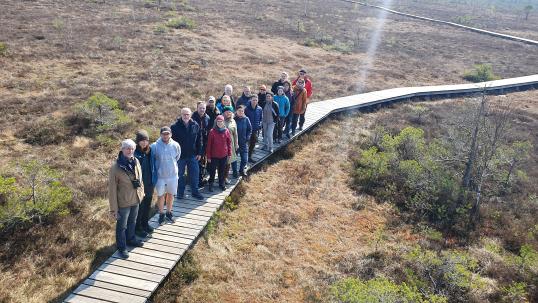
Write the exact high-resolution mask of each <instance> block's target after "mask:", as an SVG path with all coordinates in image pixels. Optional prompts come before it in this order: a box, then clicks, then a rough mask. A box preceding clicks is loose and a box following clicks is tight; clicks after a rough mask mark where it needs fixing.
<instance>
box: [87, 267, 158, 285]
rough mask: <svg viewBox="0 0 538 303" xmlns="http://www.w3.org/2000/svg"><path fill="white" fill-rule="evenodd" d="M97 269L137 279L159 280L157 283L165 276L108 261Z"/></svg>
mask: <svg viewBox="0 0 538 303" xmlns="http://www.w3.org/2000/svg"><path fill="white" fill-rule="evenodd" d="M97 270H100V271H106V272H109V273H113V274H118V275H123V276H127V277H132V278H137V279H141V280H147V281H153V282H157V283H159V282H161V281H162V279H163V278H164V275H157V274H152V273H149V272H145V271H140V270H136V269H132V268H127V267H121V266H116V265H112V264H107V263H104V264H102V265H101V266H99V268H97Z"/></svg>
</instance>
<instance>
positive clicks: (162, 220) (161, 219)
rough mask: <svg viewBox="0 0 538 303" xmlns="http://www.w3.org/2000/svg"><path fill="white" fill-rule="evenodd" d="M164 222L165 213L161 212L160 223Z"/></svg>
mask: <svg viewBox="0 0 538 303" xmlns="http://www.w3.org/2000/svg"><path fill="white" fill-rule="evenodd" d="M163 223H164V214H159V225H161V224H163Z"/></svg>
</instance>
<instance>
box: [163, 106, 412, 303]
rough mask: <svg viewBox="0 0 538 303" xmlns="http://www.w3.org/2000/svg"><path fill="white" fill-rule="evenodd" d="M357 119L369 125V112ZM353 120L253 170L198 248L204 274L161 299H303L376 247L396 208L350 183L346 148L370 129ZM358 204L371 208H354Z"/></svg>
mask: <svg viewBox="0 0 538 303" xmlns="http://www.w3.org/2000/svg"><path fill="white" fill-rule="evenodd" d="M349 119H350V120H349V121H352V123H353V124H355V125H367V124H368V120H369V117H368V116H364V117H358V118H357V117H350V118H349ZM349 126H350V125H349V124H348V123H347V122H344V121H329V122H326V123H324V124H322V125H321V126H320V127H319V128H317V129H316V130H315V131H314V132H312V133H310V134H308V135H306V136H305V137H303V138H302V139H301V140H300V141H299V142H297V143H294V146H293V147H292V152H293V154H294V155H293V157H292V158H291V159H283V160H281V161H279V162H278V163H275V164H274V165H271V166H269V167H267V168H266V169H264V170H263V171H262V172H259V173H256V174H254V175H252V176H251V178H250V180H249V181H248V182H245V183H244V191H245V195H244V196H243V197H241V199H240V205H239V208H238V209H237V210H235V211H233V212H230V213H226V214H225V216H224V219H223V223H222V225H221V226H220V228H219V230H218V232H217V233H216V234H215V235H213V236H211V237H210V240H209V242H208V243H202V242H199V243H198V244H197V245H196V247H195V248H194V250H193V255H194V257H195V259H197V260H198V262H199V263H200V265H201V276H200V278H199V279H198V280H197V281H196V282H194V283H193V284H192V285H190V286H188V287H185V288H184V289H173V290H172V289H168V288H167V286H166V284H165V286H164V288H165V290H164V291H161V292H160V293H158V294H157V296H156V297H155V301H156V302H165V301H169V300H170V298H171V295H173V294H174V293H177V298H176V299H175V301H176V302H214V300H216V298H219V300H220V301H222V302H303V301H305V300H306V299H307V298H309V297H312V296H314V297H315V296H320V295H321V293H317V292H319V291H320V290H322V289H323V288H324V286H326V285H327V284H328V283H330V282H331V281H334V280H335V279H338V278H339V277H341V275H342V272H341V268H346V270H352V269H350V268H353V266H354V265H356V264H350V262H351V263H353V261H352V260H354V261H356V259H357V258H359V257H358V256H364V255H367V254H368V253H370V252H372V244H371V243H372V242H373V241H374V240H375V239H374V238H375V234H376V231H377V230H380V229H383V228H385V226H386V223H387V220H394V219H393V218H391V217H392V216H393V215H394V214H393V212H392V210H391V208H390V206H388V205H383V204H381V205H380V204H376V203H375V202H374V201H373V200H372V199H371V198H369V197H367V196H357V194H356V193H355V192H354V191H353V190H352V189H350V187H349V186H348V182H349V172H348V167H347V165H348V158H347V149H346V148H345V147H344V146H345V145H347V144H349V141H350V140H352V138H354V137H359V136H360V135H361V134H362V133H363V132H364V129H363V128H362V127H349ZM343 130H344V131H343ZM357 203H359V204H361V205H363V206H364V209H362V210H354V206H356V205H357ZM407 234H408V231H406V230H405V228H403V229H401V230H399V231H395V232H394V233H392V234H391V235H390V236H389V238H390V239H391V242H393V243H396V242H398V241H399V240H398V239H407V240H410V241H412V238H409V237H408V236H407Z"/></svg>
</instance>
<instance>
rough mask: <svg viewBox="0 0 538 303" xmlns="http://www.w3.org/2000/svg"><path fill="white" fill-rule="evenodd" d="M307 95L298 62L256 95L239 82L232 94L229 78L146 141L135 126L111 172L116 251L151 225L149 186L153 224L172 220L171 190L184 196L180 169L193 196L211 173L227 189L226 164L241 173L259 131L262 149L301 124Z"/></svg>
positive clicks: (132, 243)
mask: <svg viewBox="0 0 538 303" xmlns="http://www.w3.org/2000/svg"><path fill="white" fill-rule="evenodd" d="M311 96H312V81H311V79H310V77H308V75H307V73H306V71H305V70H304V69H301V70H300V71H299V73H298V75H297V77H296V78H295V79H294V80H293V81H291V82H290V80H289V76H288V74H287V73H286V72H282V74H281V75H280V79H279V80H277V81H276V82H275V83H274V84H273V85H272V86H271V90H270V91H268V90H267V87H266V86H265V85H261V86H260V87H259V92H258V94H255V93H253V92H252V91H251V88H250V87H249V86H245V87H243V92H242V95H241V96H240V97H239V98H237V99H235V98H234V97H233V87H232V86H231V85H229V84H228V85H226V86H225V87H224V93H223V94H222V96H220V97H219V98H218V99H216V98H215V97H213V96H211V97H209V100H208V101H207V102H205V101H199V102H198V103H197V105H196V111H195V112H194V113H193V112H192V111H191V109H190V108H187V107H186V108H183V109H181V116H180V117H179V118H178V120H177V121H176V122H175V123H174V124H173V125H171V126H170V127H168V126H164V127H162V128H161V129H160V137H159V138H158V139H157V140H156V142H154V143H152V144H150V138H149V135H148V132H147V131H145V130H139V131H138V132H137V133H136V139H135V141H133V140H132V139H126V140H123V141H122V144H121V151H120V152H119V154H118V156H117V159H116V161H115V162H114V163H113V164H112V167H111V169H110V174H109V203H110V213H111V215H112V216H113V217H114V218H115V219H116V245H117V247H118V251H119V254H120V257H122V258H128V256H129V255H128V253H127V246H132V247H140V246H143V243H142V241H139V240H138V239H137V238H136V235H138V236H139V237H142V238H144V237H146V236H147V235H148V234H150V233H152V232H153V228H152V227H151V226H150V225H149V215H150V210H151V204H152V199H153V192H154V191H155V192H156V193H157V197H158V200H157V207H158V210H159V224H163V223H164V222H166V221H168V222H171V223H173V222H174V221H175V220H174V216H173V213H172V209H173V201H174V196H175V197H176V198H177V199H182V198H183V197H184V194H185V186H186V180H185V170H186V171H187V179H188V182H189V185H190V188H191V194H192V197H193V198H196V199H199V200H203V199H204V197H203V196H202V194H201V193H200V191H199V189H200V187H202V186H204V185H207V190H208V191H209V192H212V191H213V183H214V181H215V174H216V173H217V172H218V184H219V187H220V189H221V190H225V189H226V184H229V182H230V180H229V175H228V174H229V171H230V168H231V169H232V176H233V178H238V177H239V175H241V176H246V167H247V162H254V161H253V159H252V154H253V151H254V148H255V144H256V142H257V141H258V136H259V134H260V132H261V134H262V136H263V142H264V144H263V149H264V150H267V151H270V152H272V151H273V143H280V141H281V140H282V138H283V135H285V136H287V138H290V135H291V136H293V135H295V132H296V130H299V131H301V130H302V128H303V124H304V121H305V117H304V115H305V112H306V107H307V104H308V102H309V99H310V97H311ZM238 166H239V167H238ZM206 172H207V173H208V174H209V178H208V180H207V181H206V178H205V177H206ZM206 183H207V184H206ZM165 206H166V211H165Z"/></svg>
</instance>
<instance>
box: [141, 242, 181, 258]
mask: <svg viewBox="0 0 538 303" xmlns="http://www.w3.org/2000/svg"><path fill="white" fill-rule="evenodd" d="M144 248H145V249H149V250H154V251H159V252H163V253H167V254H172V255H182V254H183V252H184V251H185V247H172V246H168V245H161V244H158V243H155V242H154V241H147V242H144Z"/></svg>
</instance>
